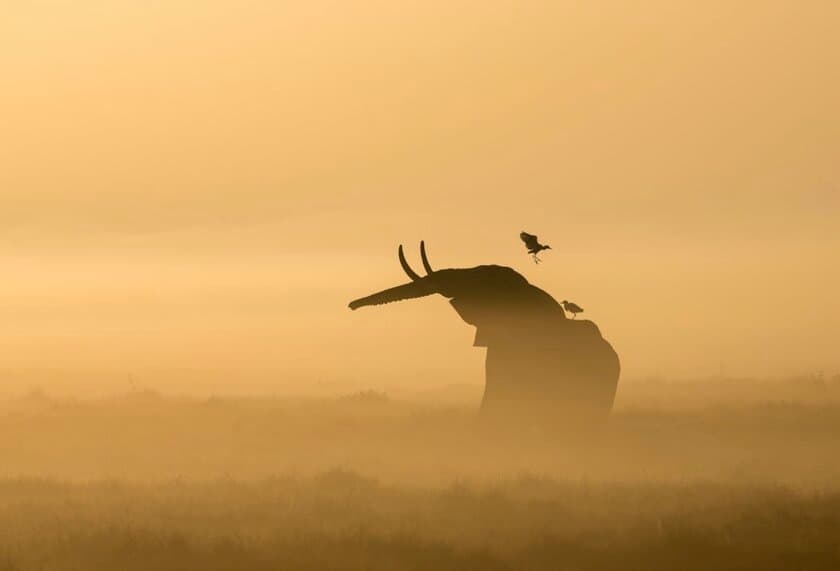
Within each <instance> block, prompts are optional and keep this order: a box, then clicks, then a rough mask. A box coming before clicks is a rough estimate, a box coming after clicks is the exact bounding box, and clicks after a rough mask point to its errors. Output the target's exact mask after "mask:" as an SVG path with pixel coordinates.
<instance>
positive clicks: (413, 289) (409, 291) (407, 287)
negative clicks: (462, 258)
mask: <svg viewBox="0 0 840 571" xmlns="http://www.w3.org/2000/svg"><path fill="white" fill-rule="evenodd" d="M397 253H398V257H399V259H400V265H401V266H402V269H403V271H404V272H405V273H406V275H407V276H408V277H410V278H411V281H410V282H409V283H407V284H403V285H399V286H396V287H392V288H388V289H386V290H382V291H380V292H377V293H374V294H371V295H369V296H366V297H361V298H359V299H355V300H353V301H351V302H350V309H358V308H360V307H365V306H368V305H381V304H383V303H391V302H394V301H402V300H404V299H414V298H417V297H425V296H427V295H432V294H433V293H440V292H439V290H438V288H437V286H436V285H435V283H434V282H435V281H437V280H433V279H432V277H433V274H434V273H435V271H434V270H433V269H432V266H431V264H430V263H429V259H428V258H427V257H426V244H425V243H423V242H420V259H421V260H422V262H423V268H424V269H425V270H426V275H425V276H420V275H419V274H418V273H417V272H415V271H414V270H413V269H411V266H410V265H408V262H407V261H406V259H405V253H404V252H403V247H402V244H400V247H399V250H398V251H397Z"/></svg>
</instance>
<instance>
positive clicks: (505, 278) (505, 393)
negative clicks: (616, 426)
mask: <svg viewBox="0 0 840 571" xmlns="http://www.w3.org/2000/svg"><path fill="white" fill-rule="evenodd" d="M398 257H399V261H400V264H401V265H402V268H403V270H404V271H405V273H406V274H407V275H408V277H409V278H411V281H410V282H408V283H405V284H402V285H398V286H396V287H392V288H389V289H386V290H383V291H380V292H377V293H374V294H371V295H368V296H366V297H362V298H359V299H356V300H354V301H352V302H351V303H350V305H349V306H350V309H353V310H355V309H358V308H360V307H364V306H370V305H380V304H385V303H391V302H396V301H402V300H407V299H413V298H419V297H425V296H429V295H432V294H439V295H443V296H444V297H447V298H449V303H450V304H451V305H452V307H453V308H454V309H455V311H456V312H457V313H458V315H459V316H460V317H461V319H463V320H464V321H465V322H467V323H469V324H471V325H474V326H475V327H476V335H475V342H474V343H473V345H474V346H476V347H486V348H487V354H486V362H485V388H484V396H483V398H482V402H481V416H482V417H485V418H488V419H496V420H505V421H507V420H515V421H516V422H520V423H521V422H528V423H540V424H545V423H552V424H553V423H563V422H575V423H577V422H581V421H583V422H593V421H595V422H598V421H602V420H604V419H605V418H606V416H607V415H608V414H609V412H610V410H611V409H612V406H613V401H614V400H615V393H616V389H617V387H618V378H619V373H620V364H619V359H618V355H617V354H616V352H615V350H613V348H612V346H611V345H610V344H609V343H608V342H607V341H606V340H605V339H604V338H603V337H602V336H601V332H600V331H599V329H598V327H597V326H596V325H595V324H594V323H593V322H591V321H588V320H572V319H568V318H567V317H566V314H565V312H564V310H563V307H562V306H561V304H559V303H558V302H557V301H556V300H555V299H554V298H553V297H551V295H549V294H548V293H546V292H545V291H544V290H542V289H540V288H538V287H536V286H534V285H532V284H530V283H528V280H526V279H525V277H523V276H522V275H521V274H519V273H518V272H516V271H514V270H513V269H511V268H508V267H505V266H497V265H483V266H477V267H474V268H450V269H441V270H434V269H432V266H431V264H430V263H429V260H428V258H427V256H426V246H425V243H424V242H420V257H421V260H422V263H423V267H424V269H425V272H426V275H424V276H421V275H419V274H417V273H416V272H415V271H414V270H413V269H412V268H411V266H409V264H408V262H407V261H406V259H405V254H404V253H403V248H402V246H400V247H399V250H398Z"/></svg>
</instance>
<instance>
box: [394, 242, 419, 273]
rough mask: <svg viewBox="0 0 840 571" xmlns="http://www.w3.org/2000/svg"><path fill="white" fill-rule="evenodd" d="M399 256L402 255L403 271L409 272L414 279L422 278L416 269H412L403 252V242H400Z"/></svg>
mask: <svg viewBox="0 0 840 571" xmlns="http://www.w3.org/2000/svg"><path fill="white" fill-rule="evenodd" d="M398 253H399V257H400V265H401V266H402V269H403V271H404V272H405V273H406V274H408V277H410V278H411V279H412V280H413V281H415V282H416V281H417V280H420V279H422V278H421V277H420V276H419V275H417V273H415V271H414V270H412V269H411V266H409V265H408V262H406V261H405V254H404V253H403V247H402V244H400V249H399V250H398Z"/></svg>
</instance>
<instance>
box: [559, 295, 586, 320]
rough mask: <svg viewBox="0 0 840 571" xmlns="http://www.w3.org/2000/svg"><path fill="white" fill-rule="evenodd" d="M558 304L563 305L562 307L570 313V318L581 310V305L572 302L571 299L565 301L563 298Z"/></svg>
mask: <svg viewBox="0 0 840 571" xmlns="http://www.w3.org/2000/svg"><path fill="white" fill-rule="evenodd" d="M560 305H562V306H563V309H565V310H566V311H568V312H569V313H571V314H572V319H574V318H575V317H577V314H578V313H580V312H582V311H583V308H582V307H581V306H579V305H578V304H576V303H572V302H571V301H566V300H565V299H564V300H563V301H561V302H560Z"/></svg>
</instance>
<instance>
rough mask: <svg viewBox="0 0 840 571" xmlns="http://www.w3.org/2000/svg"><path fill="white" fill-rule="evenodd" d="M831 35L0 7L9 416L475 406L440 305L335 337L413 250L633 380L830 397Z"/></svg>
mask: <svg viewBox="0 0 840 571" xmlns="http://www.w3.org/2000/svg"><path fill="white" fill-rule="evenodd" d="M838 21H840V3H837V2H835V1H819V0H811V1H809V2H793V1H785V2H780V1H772V0H765V1H745V0H742V1H739V2H728V1H727V2H723V1H719V2H718V1H711V2H674V1H673V0H668V1H665V0H651V1H646V2H619V1H613V2H597V1H594V2H565V1H556V2H514V1H510V2H500V1H495V0H491V1H487V0H485V1H482V2H448V1H447V2H429V1H423V2H411V1H406V2H385V1H380V2H360V1H359V2H356V1H354V2H350V1H342V2H338V1H336V2H318V1H307V2H276V1H271V2H269V1H264V2H262V1H237V2H232V1H228V2H222V1H215V2H214V1H210V0H200V1H199V0H194V1H187V0H166V1H162V0H161V1H154V0H142V1H140V0H137V1H121V2H113V1H111V0H102V1H93V0H73V1H69V0H67V1H53V2H49V1H41V2H35V1H30V2H4V3H3V5H2V7H0V70H2V73H0V197H2V208H0V228H2V241H0V261H2V264H3V267H4V269H5V271H4V277H3V280H2V281H0V317H2V321H0V346H2V353H1V354H0V358H2V362H0V369H2V370H3V371H5V372H3V378H4V379H5V382H4V388H9V387H18V386H24V387H25V386H29V385H32V384H35V383H38V384H41V385H42V386H44V387H45V388H47V389H50V388H52V387H53V386H56V387H58V386H61V387H65V388H66V387H73V386H79V387H81V386H86V383H87V384H89V383H91V382H92V379H97V382H104V383H106V384H107V383H110V382H113V386H114V388H115V390H122V389H123V388H124V387H123V384H122V383H123V382H124V378H125V377H126V376H127V375H135V376H136V377H137V378H138V379H140V380H139V381H138V382H140V383H142V384H144V385H148V386H154V387H155V388H161V389H164V388H166V387H167V386H172V387H175V388H177V389H178V390H183V389H184V388H195V389H199V390H214V391H218V390H257V389H259V390H264V389H269V390H271V389H277V390H281V388H282V389H285V388H288V387H292V388H294V389H300V390H304V389H305V388H306V387H311V386H312V384H313V383H322V384H324V385H325V386H333V385H335V386H338V387H344V386H348V387H349V386H358V385H370V386H374V387H387V386H392V385H398V384H415V383H426V384H429V385H434V384H443V383H449V382H459V381H465V382H481V380H482V366H483V365H482V363H483V350H481V349H476V348H472V347H471V346H470V345H471V342H472V335H473V332H472V328H471V327H469V326H467V325H466V324H464V323H462V322H461V321H460V320H459V319H458V317H457V316H456V315H455V313H454V312H453V311H452V310H451V308H449V307H448V305H447V304H446V302H445V301H444V300H443V299H442V298H430V299H423V300H416V301H412V302H406V303H403V304H397V305H391V306H387V307H384V308H370V309H366V310H360V311H357V312H350V311H349V310H348V309H347V308H346V303H347V302H348V301H349V300H351V299H353V298H355V297H359V296H361V295H364V294H367V293H371V292H373V291H376V290H379V289H382V288H384V287H387V286H390V285H395V284H397V283H401V282H402V281H404V280H405V277H404V275H403V274H402V272H401V270H400V267H399V264H398V263H397V259H396V246H397V244H398V243H400V242H403V243H405V245H406V247H407V252H408V253H409V258H410V259H411V260H417V252H416V246H417V243H418V242H419V240H420V239H421V238H422V239H425V240H426V243H427V244H428V246H429V255H430V258H431V261H432V263H433V264H434V265H435V266H437V267H453V266H473V265H477V264H480V263H499V264H504V265H510V266H512V267H514V268H516V269H517V270H519V271H521V272H522V273H523V274H524V275H525V276H526V277H527V278H528V279H529V280H531V281H532V283H534V284H536V285H539V286H541V287H543V288H544V289H546V290H548V291H549V292H550V293H552V294H554V295H555V297H557V298H558V299H563V298H568V299H572V300H574V301H576V302H577V303H578V304H580V305H582V306H583V307H584V308H585V309H586V313H585V314H584V315H586V316H588V317H590V318H592V319H594V320H595V321H596V322H597V323H598V325H599V326H600V327H601V329H602V331H603V333H604V334H605V336H606V337H607V338H608V339H609V340H610V341H611V342H612V343H613V344H614V346H615V347H616V349H617V350H618V351H619V353H620V355H621V356H622V360H623V364H624V378H625V379H628V378H629V379H632V378H633V377H640V376H646V375H660V376H663V377H689V376H701V375H710V374H714V375H717V374H719V373H720V372H721V371H722V372H723V373H724V374H730V375H787V374H793V373H810V372H819V371H824V372H825V373H826V374H833V373H835V372H838V371H840V352H838V341H840V336H838V331H840V301H838V300H837V295H836V293H835V292H837V291H840V256H838V247H840V229H838V226H840V224H838V221H840V160H838V159H840V104H838V101H840V39H838V35H837V30H836V23H837V22H838ZM521 230H527V231H530V232H533V233H537V234H539V235H540V237H541V238H544V240H545V241H547V242H548V243H550V244H551V245H552V246H553V248H554V249H553V250H552V251H551V252H550V253H548V254H546V255H545V256H544V258H545V263H544V264H542V265H540V266H535V265H534V264H533V263H532V262H531V261H530V259H529V258H528V257H527V256H526V255H525V253H524V249H523V247H522V245H521V243H520V242H519V240H518V236H517V235H518V233H519V232H520V231H521ZM418 265H419V264H418Z"/></svg>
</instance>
